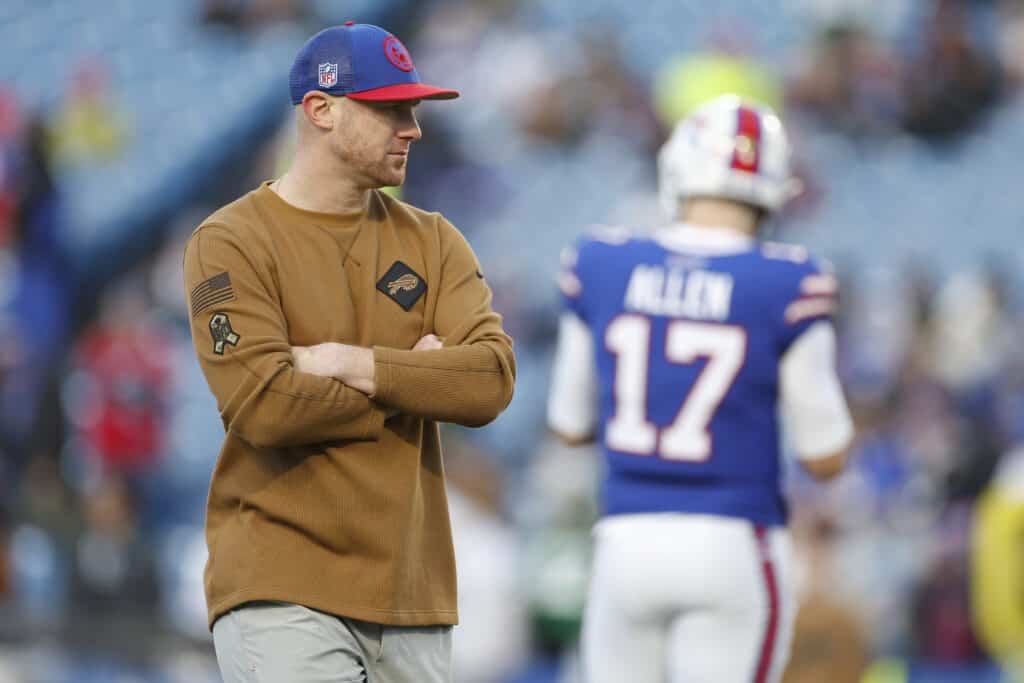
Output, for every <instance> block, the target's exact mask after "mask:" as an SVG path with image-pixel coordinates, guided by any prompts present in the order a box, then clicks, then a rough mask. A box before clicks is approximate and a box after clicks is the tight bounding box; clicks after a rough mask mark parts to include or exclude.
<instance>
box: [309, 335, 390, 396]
mask: <svg viewBox="0 0 1024 683" xmlns="http://www.w3.org/2000/svg"><path fill="white" fill-rule="evenodd" d="M292 355H293V356H294V357H295V368H296V369H297V370H298V371H299V372H306V373H309V374H311V375H318V376H320V377H333V378H334V379H338V380H341V381H342V382H344V383H345V384H346V385H348V386H350V387H352V388H353V389H356V390H357V391H361V392H362V393H364V394H367V395H370V394H372V393H373V392H374V391H376V389H377V383H376V381H375V373H376V371H375V368H374V362H373V349H368V348H364V347H361V346H352V345H350V344H339V343H337V342H326V343H324V344H317V345H316V346H293V347H292Z"/></svg>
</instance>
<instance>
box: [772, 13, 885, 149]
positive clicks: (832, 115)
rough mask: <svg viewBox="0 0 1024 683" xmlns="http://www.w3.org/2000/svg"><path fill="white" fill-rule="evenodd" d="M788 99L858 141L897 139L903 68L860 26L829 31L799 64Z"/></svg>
mask: <svg viewBox="0 0 1024 683" xmlns="http://www.w3.org/2000/svg"><path fill="white" fill-rule="evenodd" d="M797 63H798V64H799V65H800V66H799V71H798V73H796V74H795V75H794V77H793V78H792V79H791V80H790V82H789V83H788V84H787V88H786V97H787V99H788V100H789V101H790V102H791V103H792V104H793V105H795V106H796V107H797V108H799V109H802V110H804V111H807V112H810V113H811V114H813V115H814V116H816V117H817V118H819V119H820V120H821V121H822V122H824V123H826V124H827V125H829V126H833V127H836V128H839V129H840V130H842V131H844V132H846V133H850V134H852V135H871V134H874V135H878V134H882V133H892V132H894V131H895V130H896V129H897V127H898V120H899V116H900V114H901V111H902V110H901V97H902V93H901V90H900V82H899V79H900V78H901V63H900V61H899V60H898V59H897V58H896V56H895V55H893V54H891V53H890V51H889V50H888V49H887V48H886V46H885V45H884V44H883V43H882V42H881V41H880V40H879V39H878V38H877V37H876V36H875V35H874V34H873V33H872V32H871V30H870V29H869V28H868V27H866V26H863V25H861V24H859V23H856V22H850V21H848V22H840V23H836V24H833V25H831V26H828V27H827V28H825V29H824V30H823V31H821V32H820V33H819V35H818V36H817V37H816V42H815V45H814V47H813V48H812V49H811V50H810V52H808V53H807V54H805V55H804V56H803V57H802V58H801V59H800V60H798V62H797Z"/></svg>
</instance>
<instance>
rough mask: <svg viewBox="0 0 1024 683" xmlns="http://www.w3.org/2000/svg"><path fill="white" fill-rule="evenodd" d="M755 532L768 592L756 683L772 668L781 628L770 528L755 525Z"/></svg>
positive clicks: (765, 678)
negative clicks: (766, 613)
mask: <svg viewBox="0 0 1024 683" xmlns="http://www.w3.org/2000/svg"><path fill="white" fill-rule="evenodd" d="M754 534H755V535H756V536H757V550H758V554H759V555H760V556H761V574H762V575H763V577H764V587H765V591H766V592H767V593H768V623H767V625H766V626H765V629H764V640H763V641H762V643H761V656H760V657H759V658H758V660H757V672H756V673H755V674H754V683H765V682H766V681H767V680H768V675H769V674H770V673H771V670H772V655H774V654H775V638H776V634H777V632H778V630H779V586H778V584H777V583H776V581H775V565H774V563H772V556H771V550H770V547H769V544H770V542H771V539H770V538H769V537H768V529H767V528H766V527H763V526H755V527H754Z"/></svg>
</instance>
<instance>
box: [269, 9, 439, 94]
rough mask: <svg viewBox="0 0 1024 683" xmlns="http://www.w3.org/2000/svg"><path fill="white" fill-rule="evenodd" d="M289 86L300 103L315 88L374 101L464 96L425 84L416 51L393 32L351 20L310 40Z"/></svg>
mask: <svg viewBox="0 0 1024 683" xmlns="http://www.w3.org/2000/svg"><path fill="white" fill-rule="evenodd" d="M288 86H289V89H290V90H291V97H292V104H301V103H302V98H303V97H304V96H305V94H306V93H307V92H309V91H310V90H319V91H320V92H325V93H327V94H329V95H344V96H345V97H350V98H352V99H354V100H367V101H372V102H389V101H391V102H393V101H400V100H450V99H453V98H455V97H458V96H459V93H458V91H457V90H448V89H446V88H439V87H437V86H434V85H427V84H426V83H421V82H420V77H419V74H417V73H416V66H415V65H414V64H413V61H412V55H410V54H409V51H408V50H407V49H405V45H402V41H400V40H399V39H398V38H396V37H395V36H394V35H392V34H391V33H389V32H387V31H385V30H384V29H382V28H381V27H379V26H374V25H373V24H356V23H354V22H351V21H347V22H345V24H344V25H342V26H332V27H330V28H326V29H324V30H323V31H320V33H317V34H316V35H315V36H313V37H312V38H310V39H309V40H308V41H306V44H305V45H303V46H302V49H300V50H299V53H298V54H297V55H296V56H295V61H294V62H293V63H292V69H291V72H290V74H289V76H288Z"/></svg>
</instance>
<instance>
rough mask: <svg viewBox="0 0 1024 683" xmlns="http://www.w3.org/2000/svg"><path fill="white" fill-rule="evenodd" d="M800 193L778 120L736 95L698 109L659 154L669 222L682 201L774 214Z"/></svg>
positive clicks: (769, 111)
mask: <svg viewBox="0 0 1024 683" xmlns="http://www.w3.org/2000/svg"><path fill="white" fill-rule="evenodd" d="M799 188H800V182H799V181H798V180H796V179H795V178H793V177H792V175H791V173H790V147H789V140H788V139H787V138H786V131H785V130H783V128H782V122H781V121H780V120H779V117H778V116H777V115H776V114H775V112H774V111H772V109H771V108H770V107H767V106H765V105H762V104H754V103H751V102H745V101H742V100H740V98H739V97H737V96H735V95H722V96H721V97H717V98H715V99H713V100H711V101H710V102H707V103H705V104H703V105H701V106H700V107H698V108H697V109H696V110H695V111H694V112H693V113H692V114H690V115H689V116H687V117H686V118H685V119H683V120H682V121H681V122H679V124H678V125H676V128H675V130H674V131H672V136H671V137H670V138H669V139H668V142H666V143H665V144H664V146H662V148H661V151H660V152H659V153H658V194H659V199H660V201H661V204H662V208H663V209H664V210H665V211H666V213H667V214H668V216H669V217H670V218H672V219H675V218H676V217H677V215H678V212H679V204H680V200H681V199H685V198H687V197H696V196H703V197H721V198H723V199H733V200H736V201H741V202H746V203H747V204H752V205H754V206H758V207H760V208H762V209H765V210H766V211H769V212H774V211H778V210H779V208H781V207H782V205H783V204H785V203H786V201H787V200H788V199H790V198H791V197H793V196H794V195H796V194H798V193H799Z"/></svg>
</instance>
